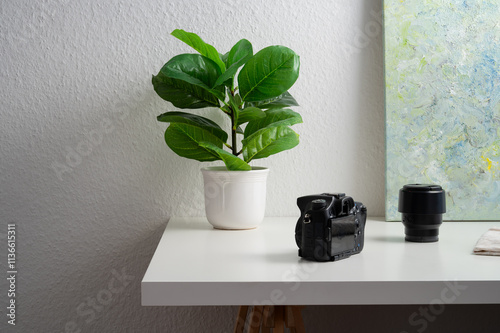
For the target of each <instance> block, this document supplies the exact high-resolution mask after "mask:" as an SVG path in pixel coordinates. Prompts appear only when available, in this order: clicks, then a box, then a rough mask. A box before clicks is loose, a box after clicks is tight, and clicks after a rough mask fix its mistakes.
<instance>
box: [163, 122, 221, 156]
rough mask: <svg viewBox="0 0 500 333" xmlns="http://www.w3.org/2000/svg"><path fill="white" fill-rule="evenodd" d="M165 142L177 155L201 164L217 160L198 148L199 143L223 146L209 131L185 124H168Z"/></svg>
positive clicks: (205, 150)
mask: <svg viewBox="0 0 500 333" xmlns="http://www.w3.org/2000/svg"><path fill="white" fill-rule="evenodd" d="M165 142H166V143H167V145H168V146H169V147H170V149H172V151H173V152H174V153H176V154H177V155H179V156H181V157H185V158H190V159H193V160H197V161H201V162H205V161H215V160H218V159H219V158H218V157H217V156H215V155H214V154H213V153H212V152H211V151H209V150H207V149H205V148H204V147H202V146H200V142H209V143H212V144H213V145H215V146H216V147H219V148H222V145H223V144H224V142H222V140H221V139H219V138H218V137H216V136H215V135H213V134H212V133H210V132H209V131H207V130H205V129H203V128H201V127H198V126H195V125H192V124H187V123H172V124H170V126H168V128H167V130H166V131H165Z"/></svg>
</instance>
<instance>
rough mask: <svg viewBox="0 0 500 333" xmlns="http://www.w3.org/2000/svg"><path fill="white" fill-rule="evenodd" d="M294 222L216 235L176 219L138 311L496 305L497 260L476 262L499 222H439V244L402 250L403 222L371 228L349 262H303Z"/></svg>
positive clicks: (197, 222)
mask: <svg viewBox="0 0 500 333" xmlns="http://www.w3.org/2000/svg"><path fill="white" fill-rule="evenodd" d="M296 221H297V217H267V218H265V220H264V222H263V223H262V224H261V226H259V227H258V228H257V229H254V230H243V231H222V230H216V229H213V228H212V226H211V225H210V224H208V222H207V221H206V220H205V218H179V217H176V218H172V219H171V220H170V222H169V223H168V226H167V228H166V229H165V232H164V234H163V236H162V238H161V240H160V243H159V244H158V248H157V249H156V252H155V254H154V256H153V258H152V260H151V263H150V264H149V268H148V270H147V272H146V274H145V276H144V278H143V280H142V305H146V306H148V305H149V306H161V305H175V306H181V305H256V304H280V305H293V304H295V305H310V304H432V303H441V304H443V303H444V304H447V303H454V304H467V303H468V304H473V303H500V257H498V256H497V257H493V256H479V255H473V254H472V249H473V247H474V245H475V244H476V242H477V240H478V239H479V238H480V236H481V235H482V234H483V233H484V232H486V231H487V230H488V228H490V227H493V226H500V222H444V223H443V224H442V225H441V227H440V230H439V231H440V235H439V242H436V243H410V242H405V241H404V227H403V225H402V224H401V223H400V222H385V221H383V220H382V219H380V218H379V219H377V218H369V219H368V221H367V223H366V228H365V246H364V249H363V251H362V252H361V253H360V254H357V255H353V256H351V257H350V258H348V259H344V260H340V261H336V262H326V263H317V262H310V261H306V260H303V259H301V258H300V257H298V255H297V246H296V244H295V236H294V233H295V223H296Z"/></svg>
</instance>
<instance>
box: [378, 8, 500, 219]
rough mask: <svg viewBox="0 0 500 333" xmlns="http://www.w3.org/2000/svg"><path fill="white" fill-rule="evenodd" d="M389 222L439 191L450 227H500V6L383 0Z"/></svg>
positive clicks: (387, 213)
mask: <svg viewBox="0 0 500 333" xmlns="http://www.w3.org/2000/svg"><path fill="white" fill-rule="evenodd" d="M384 25H385V80H386V82H385V88H386V219H387V220H400V218H401V215H400V214H399V213H398V212H397V206H398V194H399V189H400V188H401V187H402V186H403V185H404V184H409V183H434V184H439V185H441V186H443V188H444V189H445V190H446V192H447V202H446V204H447V213H446V214H445V216H444V218H445V220H500V2H499V1H498V0H460V1H459V0H448V1H444V0H385V1H384Z"/></svg>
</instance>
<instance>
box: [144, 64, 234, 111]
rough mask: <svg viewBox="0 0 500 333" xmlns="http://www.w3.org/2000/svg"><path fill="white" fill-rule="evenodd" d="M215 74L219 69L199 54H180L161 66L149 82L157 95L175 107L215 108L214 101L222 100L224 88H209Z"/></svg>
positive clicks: (211, 86)
mask: <svg viewBox="0 0 500 333" xmlns="http://www.w3.org/2000/svg"><path fill="white" fill-rule="evenodd" d="M219 75H220V69H219V67H218V66H217V64H215V63H214V62H213V61H212V60H210V59H208V58H205V57H203V56H201V55H199V54H180V55H177V56H175V57H173V58H172V59H170V60H169V61H168V62H167V63H166V64H165V65H163V67H162V68H161V70H160V72H159V73H158V75H156V76H153V80H152V82H153V86H154V88H155V91H156V92H157V93H158V95H160V97H161V98H163V99H165V100H167V101H169V102H172V104H174V105H175V106H177V107H180V108H186V107H187V105H194V106H195V107H192V108H200V107H207V106H216V107H218V106H219V101H218V100H217V99H220V100H224V98H225V93H224V87H217V88H213V86H214V84H215V81H216V80H217V78H218V77H219ZM212 88H213V89H212ZM183 98H186V99H187V101H183ZM174 102H175V103H174ZM200 105H202V106H200Z"/></svg>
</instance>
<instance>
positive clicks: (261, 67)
mask: <svg viewBox="0 0 500 333" xmlns="http://www.w3.org/2000/svg"><path fill="white" fill-rule="evenodd" d="M299 67H300V59H299V56H298V55H297V54H295V52H293V51H292V50H290V49H289V48H287V47H284V46H269V47H266V48H264V49H262V50H260V51H259V52H257V53H256V54H255V55H254V56H253V57H252V58H251V59H250V60H248V62H247V63H246V64H245V66H243V68H242V69H241V71H240V73H239V75H238V86H239V89H240V94H241V98H242V99H243V101H245V102H255V101H262V100H266V99H269V98H273V97H277V96H279V95H281V94H283V93H284V92H285V91H287V90H288V89H289V88H290V87H291V86H292V85H293V84H294V83H295V81H296V80H297V78H298V77H299Z"/></svg>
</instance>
